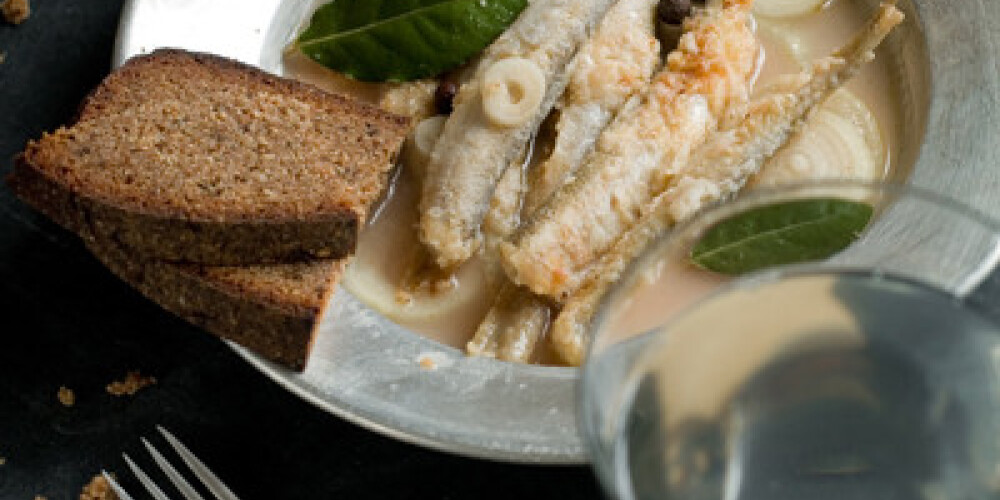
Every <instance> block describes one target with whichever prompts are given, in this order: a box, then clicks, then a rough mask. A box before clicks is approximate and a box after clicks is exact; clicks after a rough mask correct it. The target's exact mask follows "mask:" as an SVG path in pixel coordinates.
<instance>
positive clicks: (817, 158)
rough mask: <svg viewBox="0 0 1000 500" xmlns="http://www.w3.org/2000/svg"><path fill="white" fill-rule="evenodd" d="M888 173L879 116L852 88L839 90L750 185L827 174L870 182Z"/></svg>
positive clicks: (822, 177)
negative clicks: (873, 112)
mask: <svg viewBox="0 0 1000 500" xmlns="http://www.w3.org/2000/svg"><path fill="white" fill-rule="evenodd" d="M885 175H886V154H885V148H884V146H883V142H882V135H881V133H880V131H879V127H878V122H877V121H876V120H875V116H874V115H873V114H872V112H871V110H870V109H868V106H866V105H865V104H864V103H863V102H861V100H860V99H858V98H857V97H855V95H854V94H852V93H851V92H850V91H847V90H838V91H837V92H836V93H834V95H833V96H832V97H830V99H828V100H827V102H826V103H824V104H823V105H822V106H821V107H820V108H819V109H817V110H816V112H815V113H814V114H813V115H812V116H811V117H810V118H809V121H808V122H807V123H806V124H805V126H804V127H803V128H802V130H801V131H800V132H799V133H798V134H796V136H795V137H793V138H792V140H791V141H790V142H789V143H788V144H787V145H786V146H785V147H784V148H782V149H781V150H780V151H778V153H777V154H775V155H774V157H772V158H771V159H770V160H768V162H767V163H766V164H765V165H764V168H763V169H762V170H761V172H760V173H759V174H757V176H755V177H754V178H753V179H751V180H750V182H749V184H748V186H749V187H768V186H775V185H779V184H785V183H790V182H802V181H809V180H822V179H858V180H869V181H871V180H881V179H883V178H884V177H885Z"/></svg>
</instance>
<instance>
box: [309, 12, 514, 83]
mask: <svg viewBox="0 0 1000 500" xmlns="http://www.w3.org/2000/svg"><path fill="white" fill-rule="evenodd" d="M527 5H528V0H334V1H332V2H330V3H328V4H326V5H323V6H322V7H320V8H319V9H318V10H317V11H316V13H315V14H313V16H312V19H311V21H310V22H309V26H308V27H307V28H306V29H305V31H303V32H302V34H301V35H299V38H298V40H297V41H296V45H297V47H298V49H299V50H300V51H302V53H303V54H305V55H306V56H307V57H309V58H310V59H313V60H314V61H316V62H318V63H320V64H322V65H324V66H326V67H328V68H330V69H333V70H335V71H338V72H340V73H343V74H345V75H347V76H349V77H351V78H354V79H357V80H361V81H369V82H404V81H412V80H418V79H421V78H427V77H432V76H436V75H439V74H441V73H443V72H445V71H448V70H451V69H454V68H457V67H458V66H460V65H461V64H462V63H464V62H466V61H468V60H469V59H470V58H472V57H473V56H475V55H476V54H478V53H479V52H481V51H482V50H483V49H484V48H486V46H487V45H489V44H490V42H492V41H493V40H494V39H496V37H498V36H499V35H500V34H501V33H503V32H504V30H506V29H507V27H508V26H510V25H511V23H513V22H514V21H515V20H516V19H517V17H518V15H520V13H521V11H522V10H524V8H525V7H527Z"/></svg>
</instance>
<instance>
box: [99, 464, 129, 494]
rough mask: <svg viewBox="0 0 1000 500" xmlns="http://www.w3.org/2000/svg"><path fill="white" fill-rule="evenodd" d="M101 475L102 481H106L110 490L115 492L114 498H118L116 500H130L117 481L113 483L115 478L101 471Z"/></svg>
mask: <svg viewBox="0 0 1000 500" xmlns="http://www.w3.org/2000/svg"><path fill="white" fill-rule="evenodd" d="M101 475H102V476H104V479H105V480H107V481H108V484H109V485H111V489H112V490H113V491H114V492H115V496H117V497H118V500H132V497H131V496H129V494H128V493H126V492H125V489H124V488H122V487H121V485H119V484H118V481H115V478H113V477H111V474H108V471H105V470H102V471H101Z"/></svg>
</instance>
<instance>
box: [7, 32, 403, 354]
mask: <svg viewBox="0 0 1000 500" xmlns="http://www.w3.org/2000/svg"><path fill="white" fill-rule="evenodd" d="M185 80H190V81H191V82H196V83H189V82H186V81H185ZM164 86H165V87H169V88H171V89H173V90H172V92H173V93H171V92H165V91H162V90H161V87H164ZM233 94H236V95H238V96H241V97H240V98H239V99H237V98H235V97H232V95H233ZM255 102H257V103H270V104H269V106H270V107H269V108H267V109H261V108H259V107H258V108H255V107H254V106H255V105H254V103H255ZM261 115H268V116H261ZM288 123H292V124H293V125H288ZM303 123H305V124H307V125H308V126H307V127H305V128H303V127H304V125H303ZM406 125H407V121H406V120H405V119H403V118H399V117H395V116H393V115H389V114H386V113H383V112H381V111H378V110H377V109H375V108H370V107H367V106H365V105H363V104H359V103H355V102H353V101H349V100H347V99H345V98H341V97H336V96H332V95H329V94H325V93H323V92H321V91H319V90H316V89H313V88H312V87H308V86H306V85H303V84H299V83H297V82H293V81H290V80H284V79H280V78H276V77H272V76H269V75H266V74H264V73H262V72H260V71H258V70H256V69H253V68H250V67H247V66H244V65H242V64H239V63H236V62H233V61H229V60H226V59H222V58H219V57H216V56H210V55H204V54H193V53H186V52H181V51H176V50H166V51H157V52H154V53H153V54H151V55H149V56H143V57H140V58H137V59H133V60H132V61H130V62H129V63H127V64H126V65H125V66H124V67H122V69H120V70H118V71H117V72H116V73H114V74H113V75H112V76H110V77H109V78H107V79H106V80H105V81H104V82H103V83H102V84H101V86H100V87H98V88H97V89H96V90H95V91H94V92H93V93H92V94H91V96H89V97H88V98H87V99H86V100H85V101H84V103H83V105H82V106H81V111H80V115H79V117H78V119H77V120H76V121H75V123H74V124H72V125H71V126H69V127H66V128H62V129H59V130H58V131H56V132H54V133H52V134H48V135H46V136H45V137H43V138H42V139H41V140H39V141H36V142H33V143H31V144H29V146H28V148H27V150H26V151H25V152H24V153H23V154H21V155H20V156H18V157H17V158H15V161H14V168H13V171H12V172H11V174H10V175H9V176H8V178H7V183H8V185H9V186H10V187H11V189H12V190H13V191H14V192H15V193H16V194H17V195H18V196H19V197H20V198H22V199H23V200H24V201H25V202H27V203H28V204H29V205H32V206H33V207H35V208H36V209H38V210H39V211H41V212H42V213H44V214H45V215H47V216H48V217H50V218H51V219H53V220H54V221H55V222H56V223H58V224H60V225H62V226H64V227H65V228H67V229H69V230H70V231H73V232H75V233H76V234H78V235H79V236H80V237H81V238H82V239H83V240H84V242H85V244H86V246H87V247H88V248H89V249H90V250H91V251H92V252H93V253H94V255H95V256H96V257H97V258H98V259H99V260H100V261H101V262H103V263H104V264H105V265H106V266H107V267H108V268H109V269H110V270H111V271H112V272H113V273H115V274H116V275H117V276H119V277H120V278H121V279H123V280H124V281H126V282H128V283H130V284H131V285H132V286H133V287H135V288H136V289H137V290H138V291H139V292H141V293H142V294H144V295H146V296H147V297H149V298H150V299H151V300H153V301H154V302H156V303H157V304H159V305H160V306H161V307H163V308H164V309H166V310H168V311H170V312H172V313H174V314H176V315H178V316H180V317H181V318H184V319H185V320H187V321H189V322H191V323H193V324H195V325H197V326H199V327H202V328H204V329H205V330H208V331H209V332H212V333H214V334H216V335H218V336H220V337H222V338H225V339H228V340H232V341H234V342H236V343H238V344H240V345H243V346H245V347H247V348H248V349H250V350H251V351H254V352H256V353H257V354H260V355H261V356H263V357H265V358H267V359H269V360H271V361H274V362H276V363H279V364H282V365H284V366H287V367H289V368H292V369H295V370H302V369H304V367H305V365H306V361H307V360H308V357H309V352H310V349H311V347H312V344H313V339H314V338H315V335H316V333H317V328H318V325H319V323H320V320H321V319H322V317H323V314H324V311H325V309H326V307H327V304H328V303H329V300H330V296H331V295H332V294H333V292H334V290H335V289H336V284H337V281H338V280H339V278H340V276H341V275H342V274H343V271H344V268H345V266H346V265H347V263H348V259H349V254H351V253H352V252H353V249H354V246H355V244H356V239H357V233H358V231H359V230H360V228H361V227H362V226H363V225H364V224H365V222H366V219H367V216H368V214H369V211H370V210H371V207H372V205H373V204H374V202H375V201H377V199H378V198H379V197H380V196H381V194H382V192H383V191H384V188H385V186H386V185H387V182H388V174H389V171H390V167H391V165H392V163H393V160H394V156H395V154H396V152H397V150H398V149H399V147H400V145H401V143H402V141H403V139H404V137H405V133H406ZM272 156H277V157H279V159H273V158H272ZM255 174H259V175H260V176H261V177H260V178H259V179H258V178H254V177H253V175H255ZM240 176H242V178H243V180H238V178H240ZM140 178H141V179H140ZM208 181H212V182H215V184H213V186H215V187H213V188H212V189H208V188H207V187H205V186H201V185H200V184H199V183H204V182H208ZM209 187H211V186H209ZM207 192H210V193H207ZM211 193H214V194H211ZM268 193H271V194H270V195H269V194H268ZM249 262H253V263H249Z"/></svg>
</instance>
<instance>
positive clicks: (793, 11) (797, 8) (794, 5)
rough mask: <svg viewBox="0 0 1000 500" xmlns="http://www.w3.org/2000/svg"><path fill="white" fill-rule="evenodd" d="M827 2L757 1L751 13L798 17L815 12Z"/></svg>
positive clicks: (765, 15)
mask: <svg viewBox="0 0 1000 500" xmlns="http://www.w3.org/2000/svg"><path fill="white" fill-rule="evenodd" d="M827 1H828V0H757V1H756V2H754V6H753V12H754V14H757V15H758V16H763V17H798V16H802V15H805V14H810V13H813V12H817V11H819V10H820V9H822V8H823V5H824V4H826V3H827Z"/></svg>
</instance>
